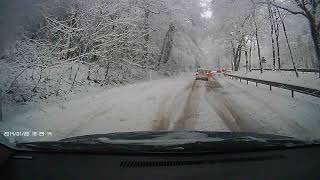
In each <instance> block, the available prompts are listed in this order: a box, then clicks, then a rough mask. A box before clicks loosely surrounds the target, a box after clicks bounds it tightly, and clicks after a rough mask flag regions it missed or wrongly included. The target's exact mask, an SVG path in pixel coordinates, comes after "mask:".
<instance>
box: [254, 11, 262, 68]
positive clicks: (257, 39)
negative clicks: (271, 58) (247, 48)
mask: <svg viewBox="0 0 320 180" xmlns="http://www.w3.org/2000/svg"><path fill="white" fill-rule="evenodd" d="M253 20H254V26H255V35H256V41H257V46H258V57H259V65H260V72H261V74H262V73H263V69H262V61H261V52H260V44H259V35H258V27H257V21H256V17H255V12H254V13H253Z"/></svg>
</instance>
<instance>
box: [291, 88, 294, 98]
mask: <svg viewBox="0 0 320 180" xmlns="http://www.w3.org/2000/svg"><path fill="white" fill-rule="evenodd" d="M293 92H294V91H293V90H291V97H292V98H294V94H293Z"/></svg>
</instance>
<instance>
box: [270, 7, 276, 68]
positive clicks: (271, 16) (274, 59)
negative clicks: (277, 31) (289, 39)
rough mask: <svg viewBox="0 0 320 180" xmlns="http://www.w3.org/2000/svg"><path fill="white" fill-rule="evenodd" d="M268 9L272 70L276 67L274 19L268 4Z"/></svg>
mask: <svg viewBox="0 0 320 180" xmlns="http://www.w3.org/2000/svg"><path fill="white" fill-rule="evenodd" d="M268 11H269V21H270V26H271V35H270V37H271V44H272V65H273V70H275V69H276V53H275V47H274V21H273V18H274V17H273V12H272V9H271V6H270V5H268Z"/></svg>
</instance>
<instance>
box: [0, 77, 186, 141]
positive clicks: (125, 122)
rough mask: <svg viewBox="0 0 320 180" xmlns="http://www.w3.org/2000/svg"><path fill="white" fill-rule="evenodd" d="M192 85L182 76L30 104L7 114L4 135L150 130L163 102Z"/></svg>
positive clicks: (57, 135)
mask: <svg viewBox="0 0 320 180" xmlns="http://www.w3.org/2000/svg"><path fill="white" fill-rule="evenodd" d="M188 83H190V76H185V74H182V75H178V76H175V77H172V78H166V79H159V80H152V81H146V82H139V83H135V84H128V85H124V86H119V87H115V88H110V89H104V90H101V89H91V90H89V91H88V92H83V93H79V94H78V95H74V96H73V97H71V98H68V99H67V100H63V99H59V100H57V102H55V103H44V102H42V103H39V104H36V103H27V104H26V105H24V106H22V107H20V110H17V111H16V112H11V113H9V114H6V116H5V117H6V119H4V121H3V122H1V124H0V131H1V132H4V131H38V132H42V131H45V132H52V134H53V135H52V137H42V138H43V139H46V140H47V139H53V140H57V139H61V138H65V137H71V136H76V135H84V134H93V133H94V134H97V133H110V132H115V131H116V132H120V131H143V130H150V126H151V122H152V119H153V118H154V117H153V116H154V114H155V112H156V111H158V109H159V104H161V101H162V99H163V98H164V97H168V98H171V97H173V96H175V95H176V94H178V93H179V92H181V91H182V90H183V88H185V87H186V86H187V85H188ZM39 139H41V138H39V137H26V138H23V140H26V141H32V140H37V141H38V140H39Z"/></svg>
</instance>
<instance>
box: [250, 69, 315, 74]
mask: <svg viewBox="0 0 320 180" xmlns="http://www.w3.org/2000/svg"><path fill="white" fill-rule="evenodd" d="M251 70H252V71H260V69H259V68H252V69H251ZM263 70H265V71H273V69H271V68H264V69H263ZM276 71H277V70H276ZM280 71H294V69H280ZM297 71H300V72H314V73H319V72H320V70H319V69H315V68H312V69H311V68H298V69H297Z"/></svg>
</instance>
